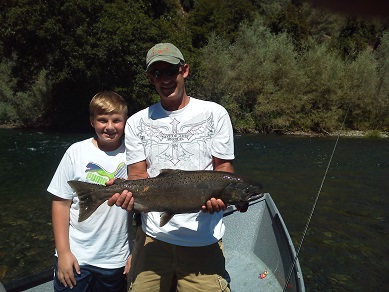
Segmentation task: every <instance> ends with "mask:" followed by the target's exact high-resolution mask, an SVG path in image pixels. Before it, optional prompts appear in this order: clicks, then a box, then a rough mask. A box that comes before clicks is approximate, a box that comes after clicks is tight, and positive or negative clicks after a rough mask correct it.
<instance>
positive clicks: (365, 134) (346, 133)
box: [0, 125, 389, 138]
mask: <svg viewBox="0 0 389 292" xmlns="http://www.w3.org/2000/svg"><path fill="white" fill-rule="evenodd" d="M0 129H21V130H38V131H42V132H44V131H45V129H42V128H26V127H20V126H17V125H0ZM47 130H48V129H47ZM236 134H240V133H239V132H236ZM276 134H277V135H293V136H308V137H336V136H338V135H339V132H322V133H316V132H304V131H290V132H283V131H280V132H277V133H276ZM340 136H341V137H351V138H389V132H384V131H378V130H369V131H358V130H342V131H340Z"/></svg>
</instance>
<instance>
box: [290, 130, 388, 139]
mask: <svg viewBox="0 0 389 292" xmlns="http://www.w3.org/2000/svg"><path fill="white" fill-rule="evenodd" d="M283 134H284V135H294V136H309V137H336V136H338V135H340V136H341V137H350V138H389V132H381V131H376V130H371V131H349V130H343V131H340V132H332V133H329V132H326V133H315V132H303V131H294V132H285V133H283Z"/></svg>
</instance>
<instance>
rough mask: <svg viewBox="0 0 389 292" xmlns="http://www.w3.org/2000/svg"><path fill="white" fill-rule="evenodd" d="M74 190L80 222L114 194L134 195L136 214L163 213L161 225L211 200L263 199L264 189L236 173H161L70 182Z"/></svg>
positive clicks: (173, 171) (229, 203)
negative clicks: (111, 181)
mask: <svg viewBox="0 0 389 292" xmlns="http://www.w3.org/2000/svg"><path fill="white" fill-rule="evenodd" d="M68 183H69V185H70V186H71V187H72V188H73V189H74V190H75V192H76V194H77V196H78V199H79V205H80V213H79V218H78V221H79V222H81V221H84V220H85V219H87V218H89V216H90V215H91V214H92V213H93V212H94V211H96V209H97V207H98V206H100V205H101V204H102V203H103V202H104V201H106V200H107V199H108V198H110V197H111V196H112V195H113V194H114V193H121V192H122V191H123V190H128V191H130V192H132V195H133V197H134V211H138V212H150V211H156V212H163V214H162V215H161V222H160V225H161V226H163V225H165V224H166V223H167V222H168V221H169V220H170V219H171V218H172V217H173V216H174V214H180V213H193V212H198V211H199V210H200V209H201V206H202V205H204V204H205V202H206V201H207V200H209V199H210V198H216V199H221V200H222V201H223V202H224V204H226V205H234V204H239V203H246V202H249V201H253V200H256V199H258V198H260V197H262V196H263V194H262V193H261V192H260V189H261V188H262V186H261V185H260V184H258V183H255V182H253V181H251V180H249V179H246V178H243V177H241V176H238V175H236V174H233V173H229V172H222V171H208V170H201V171H183V170H162V171H161V173H160V174H159V175H158V176H156V177H153V178H147V179H138V180H121V179H116V180H115V183H114V184H113V185H110V186H102V185H97V184H91V183H87V182H81V181H74V180H71V181H69V182H68Z"/></svg>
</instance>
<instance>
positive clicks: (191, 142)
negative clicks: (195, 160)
mask: <svg viewBox="0 0 389 292" xmlns="http://www.w3.org/2000/svg"><path fill="white" fill-rule="evenodd" d="M180 124H181V122H179V121H178V120H177V119H175V118H173V119H172V121H171V122H170V123H169V124H164V125H153V124H152V123H151V124H147V123H145V122H144V121H143V120H141V121H140V125H139V127H138V131H139V132H138V135H139V137H140V138H141V140H142V143H143V146H144V147H146V148H148V147H151V151H157V153H153V155H155V156H156V157H157V158H158V159H159V160H161V161H163V162H168V161H170V162H171V163H172V164H173V165H177V164H178V163H179V162H180V161H188V160H190V158H191V156H193V155H196V152H198V150H199V149H200V148H201V147H206V145H207V142H209V141H210V139H212V137H213V135H214V132H215V130H214V125H213V119H212V116H210V117H209V118H208V119H206V120H203V121H200V122H193V123H186V124H184V125H180Z"/></svg>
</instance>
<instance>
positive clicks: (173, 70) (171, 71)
mask: <svg viewBox="0 0 389 292" xmlns="http://www.w3.org/2000/svg"><path fill="white" fill-rule="evenodd" d="M180 67H181V66H179V65H174V66H170V67H169V68H167V69H159V70H152V71H150V72H149V74H151V76H153V77H154V79H156V80H161V79H162V77H163V76H167V77H175V76H177V75H178V73H179V72H180Z"/></svg>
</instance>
